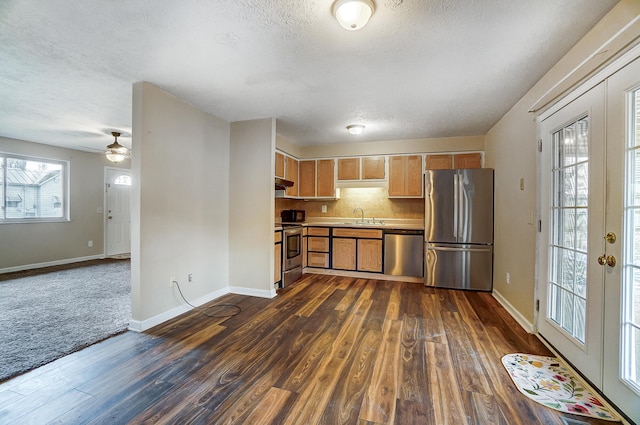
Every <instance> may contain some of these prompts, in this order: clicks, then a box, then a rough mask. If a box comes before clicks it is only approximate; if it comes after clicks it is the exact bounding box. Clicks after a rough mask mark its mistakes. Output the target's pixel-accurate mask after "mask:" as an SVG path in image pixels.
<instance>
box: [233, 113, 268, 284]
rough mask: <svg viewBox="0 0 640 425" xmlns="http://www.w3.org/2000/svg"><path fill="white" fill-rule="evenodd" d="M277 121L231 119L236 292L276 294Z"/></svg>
mask: <svg viewBox="0 0 640 425" xmlns="http://www.w3.org/2000/svg"><path fill="white" fill-rule="evenodd" d="M275 126H276V121H275V119H272V118H268V119H261V120H252V121H241V122H234V123H232V124H231V169H230V194H231V195H230V203H229V211H230V213H229V232H230V235H231V236H230V240H229V271H230V277H229V285H230V286H231V291H232V292H244V293H248V294H251V295H261V296H274V295H275V293H274V292H273V267H274V259H273V223H274V203H275V200H274V186H273V176H274V174H275V165H274V162H275V156H274V152H275V144H276V132H275ZM240 288H243V289H240Z"/></svg>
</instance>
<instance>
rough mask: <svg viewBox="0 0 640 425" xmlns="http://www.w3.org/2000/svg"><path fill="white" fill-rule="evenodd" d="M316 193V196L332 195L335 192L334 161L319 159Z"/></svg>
mask: <svg viewBox="0 0 640 425" xmlns="http://www.w3.org/2000/svg"><path fill="white" fill-rule="evenodd" d="M317 168H318V172H317V176H318V178H317V188H318V190H317V194H316V196H318V197H328V198H331V197H334V196H335V194H336V173H335V161H334V160H333V159H320V160H318V164H317Z"/></svg>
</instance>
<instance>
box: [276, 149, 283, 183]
mask: <svg viewBox="0 0 640 425" xmlns="http://www.w3.org/2000/svg"><path fill="white" fill-rule="evenodd" d="M276 177H280V178H284V155H282V154H281V153H279V152H276Z"/></svg>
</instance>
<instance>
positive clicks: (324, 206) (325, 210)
mask: <svg viewBox="0 0 640 425" xmlns="http://www.w3.org/2000/svg"><path fill="white" fill-rule="evenodd" d="M322 212H323V213H326V212H327V206H326V205H323V206H322Z"/></svg>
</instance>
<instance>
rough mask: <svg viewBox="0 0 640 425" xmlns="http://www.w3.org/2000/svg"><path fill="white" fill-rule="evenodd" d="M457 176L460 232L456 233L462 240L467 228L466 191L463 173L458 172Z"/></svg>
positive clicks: (459, 239)
mask: <svg viewBox="0 0 640 425" xmlns="http://www.w3.org/2000/svg"><path fill="white" fill-rule="evenodd" d="M456 178H457V179H458V209H457V210H456V214H457V215H458V233H457V234H456V238H458V242H461V241H462V237H463V235H464V229H465V224H466V221H465V214H464V213H465V211H466V205H465V202H466V200H465V196H464V195H465V193H464V179H463V176H462V174H459V173H456Z"/></svg>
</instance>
